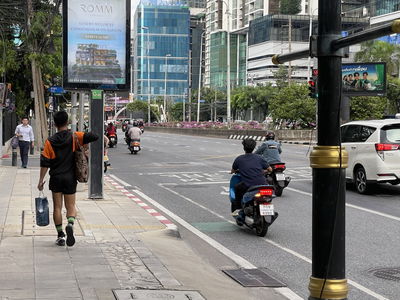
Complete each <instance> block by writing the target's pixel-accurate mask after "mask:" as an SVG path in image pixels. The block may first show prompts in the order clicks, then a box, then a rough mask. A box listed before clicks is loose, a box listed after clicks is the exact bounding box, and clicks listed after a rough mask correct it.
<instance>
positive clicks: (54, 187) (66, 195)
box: [38, 111, 99, 247]
mask: <svg viewBox="0 0 400 300" xmlns="http://www.w3.org/2000/svg"><path fill="white" fill-rule="evenodd" d="M54 123H55V126H56V127H57V133H55V134H54V135H52V136H51V137H50V138H48V139H47V140H46V143H45V145H44V150H43V152H42V154H41V156H40V178H39V183H38V189H39V191H41V190H43V185H44V183H45V181H44V177H45V175H46V173H47V170H48V169H50V171H49V174H50V181H49V189H50V190H51V192H52V196H53V209H54V210H53V220H54V224H55V226H56V230H57V240H56V244H57V245H58V246H64V245H65V233H64V231H63V225H62V214H61V209H62V203H63V200H64V205H65V208H66V209H67V220H68V224H67V226H66V227H65V231H66V233H67V246H69V247H71V246H73V245H74V244H75V237H74V229H73V228H74V222H75V218H76V208H75V193H76V186H77V180H76V175H75V158H74V152H73V151H74V150H75V147H74V144H73V143H74V142H75V139H74V138H73V133H72V132H70V131H69V130H68V114H67V113H66V112H65V111H59V112H57V113H55V115H54ZM74 133H75V134H76V136H77V137H78V142H79V143H80V144H81V145H86V144H88V143H91V142H94V141H96V140H97V139H98V138H99V137H98V136H97V135H96V134H94V133H92V132H79V131H77V132H74Z"/></svg>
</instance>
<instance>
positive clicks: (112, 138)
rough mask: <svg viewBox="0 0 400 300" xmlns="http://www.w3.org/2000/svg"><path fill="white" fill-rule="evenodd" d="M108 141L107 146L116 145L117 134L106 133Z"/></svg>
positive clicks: (112, 146)
mask: <svg viewBox="0 0 400 300" xmlns="http://www.w3.org/2000/svg"><path fill="white" fill-rule="evenodd" d="M107 137H108V139H109V142H108V147H110V148H114V146H115V147H117V136H116V135H115V134H109V135H107Z"/></svg>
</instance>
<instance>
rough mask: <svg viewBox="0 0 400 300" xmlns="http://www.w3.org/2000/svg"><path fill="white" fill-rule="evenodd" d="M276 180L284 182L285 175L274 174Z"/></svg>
mask: <svg viewBox="0 0 400 300" xmlns="http://www.w3.org/2000/svg"><path fill="white" fill-rule="evenodd" d="M276 180H278V181H279V180H285V174H283V173H277V174H276Z"/></svg>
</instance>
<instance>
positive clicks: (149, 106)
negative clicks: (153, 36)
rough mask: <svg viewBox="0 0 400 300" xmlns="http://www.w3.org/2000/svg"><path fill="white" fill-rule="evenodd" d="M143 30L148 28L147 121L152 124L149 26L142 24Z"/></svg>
mask: <svg viewBox="0 0 400 300" xmlns="http://www.w3.org/2000/svg"><path fill="white" fill-rule="evenodd" d="M142 30H147V34H146V40H147V43H146V59H147V122H148V124H149V126H150V123H151V105H150V104H151V103H150V96H151V89H150V62H149V60H150V57H149V52H150V51H149V50H150V46H149V27H146V26H142Z"/></svg>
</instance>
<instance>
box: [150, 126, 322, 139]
mask: <svg viewBox="0 0 400 300" xmlns="http://www.w3.org/2000/svg"><path fill="white" fill-rule="evenodd" d="M147 130H148V131H151V132H164V133H175V134H184V135H201V136H211V137H220V138H229V136H231V135H246V136H264V135H265V133H266V131H264V130H233V129H232V130H229V129H199V128H172V127H171V128H169V127H146V128H145V131H147ZM274 132H275V134H276V140H280V141H315V140H316V134H317V132H316V130H275V131H274Z"/></svg>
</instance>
